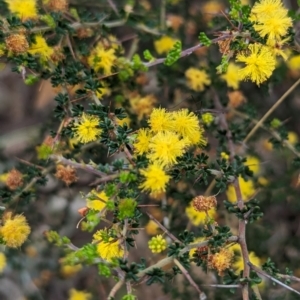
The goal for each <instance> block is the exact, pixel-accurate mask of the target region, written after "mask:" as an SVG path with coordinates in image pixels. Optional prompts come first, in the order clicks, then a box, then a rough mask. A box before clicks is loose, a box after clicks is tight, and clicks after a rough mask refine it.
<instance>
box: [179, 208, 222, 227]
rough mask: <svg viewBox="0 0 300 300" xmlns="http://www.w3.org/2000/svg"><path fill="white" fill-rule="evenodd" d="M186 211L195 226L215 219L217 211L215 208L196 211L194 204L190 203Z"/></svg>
mask: <svg viewBox="0 0 300 300" xmlns="http://www.w3.org/2000/svg"><path fill="white" fill-rule="evenodd" d="M185 213H186V215H187V217H188V218H189V220H190V221H191V223H192V224H193V225H194V226H199V225H200V224H205V223H207V222H208V221H210V220H211V219H215V217H216V215H217V213H216V210H215V209H210V210H208V211H205V212H204V211H196V210H195V208H194V207H193V205H192V204H190V205H189V206H188V207H187V208H186V209H185Z"/></svg>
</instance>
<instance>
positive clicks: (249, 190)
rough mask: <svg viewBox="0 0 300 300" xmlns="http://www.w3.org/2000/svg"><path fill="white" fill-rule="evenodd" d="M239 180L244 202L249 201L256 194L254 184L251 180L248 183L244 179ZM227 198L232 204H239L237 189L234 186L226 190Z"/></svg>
mask: <svg viewBox="0 0 300 300" xmlns="http://www.w3.org/2000/svg"><path fill="white" fill-rule="evenodd" d="M238 180H239V184H240V188H241V193H242V200H243V201H249V200H250V199H251V197H252V196H253V195H254V194H255V186H254V182H253V181H252V180H250V179H249V180H247V181H246V180H245V179H244V178H243V177H239V178H238ZM226 196H227V200H228V201H230V202H231V203H235V202H237V197H236V193H235V189H234V186H233V185H232V184H230V185H229V186H228V188H227V190H226Z"/></svg>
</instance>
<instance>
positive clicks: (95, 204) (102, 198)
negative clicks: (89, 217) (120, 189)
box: [86, 190, 109, 211]
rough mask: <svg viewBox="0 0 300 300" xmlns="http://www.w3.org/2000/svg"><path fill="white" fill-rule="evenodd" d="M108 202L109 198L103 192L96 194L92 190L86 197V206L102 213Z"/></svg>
mask: <svg viewBox="0 0 300 300" xmlns="http://www.w3.org/2000/svg"><path fill="white" fill-rule="evenodd" d="M108 200H109V198H108V197H107V195H106V194H105V191H101V192H97V191H95V190H92V191H91V192H90V194H89V195H88V198H87V201H86V206H87V207H88V208H90V209H94V210H96V211H102V210H103V209H104V208H105V206H106V202H107V201H108Z"/></svg>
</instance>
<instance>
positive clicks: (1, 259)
mask: <svg viewBox="0 0 300 300" xmlns="http://www.w3.org/2000/svg"><path fill="white" fill-rule="evenodd" d="M5 267H6V256H5V254H4V253H3V252H0V273H2V272H3V270H4V269H5Z"/></svg>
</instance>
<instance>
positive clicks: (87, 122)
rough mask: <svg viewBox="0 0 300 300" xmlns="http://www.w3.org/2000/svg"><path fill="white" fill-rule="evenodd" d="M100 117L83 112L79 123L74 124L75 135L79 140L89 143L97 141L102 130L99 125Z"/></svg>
mask: <svg viewBox="0 0 300 300" xmlns="http://www.w3.org/2000/svg"><path fill="white" fill-rule="evenodd" d="M99 122H100V120H99V118H98V117H97V116H93V115H87V114H85V113H83V114H82V116H81V118H80V120H79V122H78V123H76V124H75V125H74V128H73V130H74V136H75V138H76V139H77V141H78V142H81V143H83V144H87V143H89V142H93V141H96V140H97V138H98V137H99V136H100V134H101V132H102V130H101V129H100V128H99V127H98V126H99Z"/></svg>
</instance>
